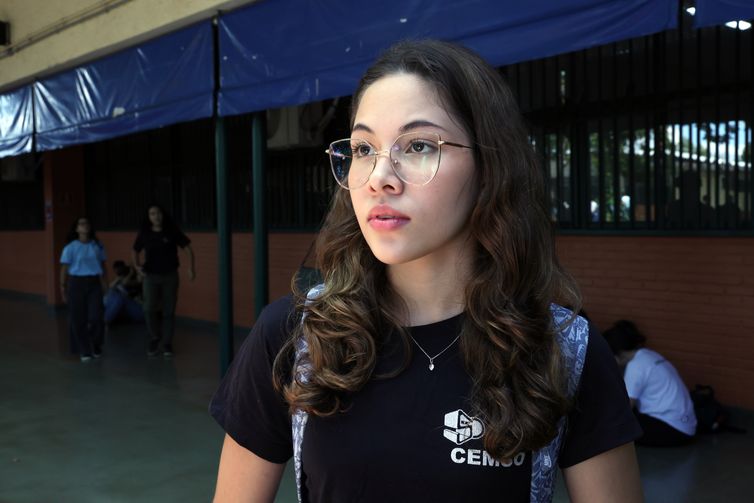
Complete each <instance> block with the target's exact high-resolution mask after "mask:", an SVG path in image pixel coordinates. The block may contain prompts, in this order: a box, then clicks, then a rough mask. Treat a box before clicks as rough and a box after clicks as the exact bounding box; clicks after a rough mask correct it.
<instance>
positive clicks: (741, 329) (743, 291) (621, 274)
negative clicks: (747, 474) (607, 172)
mask: <svg viewBox="0 0 754 503" xmlns="http://www.w3.org/2000/svg"><path fill="white" fill-rule="evenodd" d="M558 253H559V256H560V259H561V261H562V263H563V265H564V266H565V267H566V268H567V269H568V270H569V271H570V272H571V274H573V275H574V276H575V278H576V279H577V280H578V282H579V284H580V286H581V288H582V293H583V295H584V308H585V309H586V311H587V313H588V314H589V316H590V318H591V319H592V321H594V322H595V323H596V324H597V326H598V327H599V328H600V329H603V330H604V329H606V328H608V327H609V326H610V325H611V324H612V323H613V322H614V321H616V320H618V319H621V318H625V319H630V320H633V321H634V322H636V324H637V325H638V326H639V329H640V330H642V332H643V333H644V334H645V335H646V336H647V345H648V346H649V347H651V348H653V349H655V350H657V351H658V352H660V353H661V354H663V355H664V356H666V357H667V358H668V359H669V360H670V361H671V362H672V363H673V365H675V367H676V368H677V369H678V371H679V372H680V374H681V376H682V377H683V378H684V379H685V381H686V384H688V385H689V386H693V385H694V384H696V383H700V384H710V385H712V386H713V387H714V388H715V390H716V391H717V393H718V394H719V398H720V400H721V401H722V402H723V403H727V404H731V405H737V406H740V407H745V408H749V409H754V240H752V239H750V238H690V237H689V238H686V237H672V238H671V237H585V236H560V237H559V238H558Z"/></svg>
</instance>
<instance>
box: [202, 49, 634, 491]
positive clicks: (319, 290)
mask: <svg viewBox="0 0 754 503" xmlns="http://www.w3.org/2000/svg"><path fill="white" fill-rule="evenodd" d="M327 153H328V155H329V158H330V163H331V167H332V173H333V176H334V178H335V181H336V182H337V183H338V185H339V186H340V188H339V189H338V190H337V191H336V192H335V194H334V199H333V202H332V205H331V207H330V211H329V213H328V215H327V218H326V220H325V223H324V225H323V228H322V230H321V232H320V233H319V236H318V238H317V244H316V250H317V257H318V258H317V262H318V263H317V265H318V268H319V269H320V270H321V271H322V277H323V278H324V281H323V283H322V284H320V285H318V286H316V287H314V288H313V289H311V290H310V291H309V292H295V296H293V297H287V298H284V299H281V300H279V301H277V302H274V303H273V304H271V305H270V306H268V307H267V308H266V309H265V310H264V311H263V312H262V314H261V316H260V317H259V319H258V320H257V321H256V324H255V325H254V329H253V331H252V333H251V334H250V335H249V337H248V338H247V340H246V341H245V343H244V345H243V347H242V348H241V349H240V351H239V354H238V356H237V358H236V359H235V360H234V362H233V364H232V366H231V368H230V370H229V372H228V373H227V375H226V376H225V378H224V379H223V381H222V382H221V384H220V386H219V388H218V390H217V392H216V394H215V396H214V397H213V399H212V402H211V404H210V413H211V414H212V415H213V417H214V418H215V419H216V420H217V421H218V423H219V424H220V425H221V426H222V427H223V428H224V430H225V432H226V436H225V442H224V445H223V450H222V454H221V456H220V466H219V472H218V481H217V488H216V492H215V501H216V502H218V503H222V502H231V501H232V502H235V501H258V502H271V501H273V499H274V496H275V492H276V490H277V486H278V483H279V481H280V477H281V475H282V473H283V469H284V465H285V463H286V462H287V461H288V460H289V459H291V458H292V459H293V465H294V469H295V472H296V481H297V489H298V495H299V500H300V501H304V502H311V503H317V502H327V503H338V502H353V501H359V502H386V501H391V502H392V501H432V502H440V503H442V502H459V501H473V502H475V503H484V502H493V501H494V502H497V501H507V502H534V503H543V502H548V501H551V498H552V494H553V487H554V481H555V475H556V472H557V468H558V466H559V467H560V468H561V469H562V472H563V474H564V476H565V482H566V486H567V488H568V491H569V494H570V497H571V500H572V501H574V502H577V503H578V502H587V501H589V502H591V501H611V502H616V503H627V502H637V501H641V486H640V481H639V474H638V466H637V462H636V456H635V452H634V446H633V440H634V439H635V438H637V437H638V436H639V435H640V433H641V432H640V429H639V427H638V424H637V423H636V419H635V417H634V416H633V414H632V413H631V409H630V406H629V402H628V398H627V396H626V393H625V388H624V386H623V383H622V381H621V376H620V373H619V372H618V368H617V365H616V363H615V360H614V359H613V358H612V357H611V355H610V350H609V348H608V347H607V345H606V344H605V342H604V340H602V338H601V337H600V336H599V335H596V334H593V335H590V330H589V324H588V322H587V321H586V320H584V319H583V318H581V317H579V316H576V315H575V314H574V313H573V312H572V311H571V310H568V309H566V308H564V307H561V306H563V305H570V306H574V311H578V309H579V307H580V305H581V301H580V298H579V295H578V292H577V288H576V286H575V284H574V282H573V280H572V279H570V277H569V276H568V275H567V274H566V273H565V271H563V270H562V269H561V268H560V266H559V265H558V263H557V260H556V257H555V250H554V242H553V241H554V240H553V236H552V226H551V223H550V221H549V217H548V211H547V207H548V206H547V204H546V199H545V197H546V189H545V180H544V176H543V170H542V169H541V168H540V166H539V165H538V162H537V160H536V157H535V153H534V150H533V149H532V148H531V146H530V145H529V143H528V141H527V135H526V130H525V128H524V126H523V120H522V117H521V114H520V112H519V111H518V108H517V106H516V103H515V100H514V98H513V95H512V93H511V91H510V89H509V88H508V86H507V85H506V84H505V82H504V81H503V79H502V77H501V75H500V73H499V72H497V71H496V70H495V69H494V68H492V67H490V66H489V65H487V64H486V63H485V62H484V61H483V60H482V59H481V58H480V57H479V56H478V55H476V54H474V53H473V52H471V51H469V50H467V49H464V48H462V47H460V46H458V45H455V44H451V43H446V42H440V41H431V40H427V41H407V42H402V43H398V44H396V45H395V46H393V47H391V48H390V49H388V50H387V51H386V52H385V53H384V54H383V55H382V56H381V57H380V59H378V61H377V62H376V63H375V64H374V65H373V66H372V67H371V68H370V69H368V70H367V72H366V74H365V75H364V77H363V78H362V80H361V82H360V84H359V87H358V88H357V90H356V92H355V93H354V95H353V100H352V115H351V138H346V139H343V140H337V141H334V142H333V143H331V144H330V146H329V148H328V149H327Z"/></svg>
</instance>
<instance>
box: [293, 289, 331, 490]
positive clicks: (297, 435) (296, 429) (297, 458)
mask: <svg viewBox="0 0 754 503" xmlns="http://www.w3.org/2000/svg"><path fill="white" fill-rule="evenodd" d="M324 288H325V285H324V284H319V285H317V286H315V287H313V288H312V289H311V290H309V292H308V293H307V294H306V298H307V299H308V301H311V300H312V299H316V298H317V297H319V295H320V294H321V293H322V291H323V290H324ZM305 316H306V313H304V317H305ZM303 322H304V318H303V317H302V318H301V323H303ZM307 352H308V347H307V345H306V340H305V339H304V338H303V337H301V338H299V339H298V340H297V341H296V356H295V358H294V363H293V368H294V376H295V377H296V379H298V380H299V381H301V382H306V381H307V380H308V379H309V370H310V366H309V364H308V363H306V361H305V360H304V357H305V356H306V353H307ZM307 419H309V415H308V414H307V413H306V412H305V411H303V410H300V409H297V410H296V412H295V413H294V414H293V417H292V418H291V427H292V430H293V466H294V468H295V471H296V494H297V495H298V501H299V503H301V446H302V445H303V443H304V429H305V428H306V421H307Z"/></svg>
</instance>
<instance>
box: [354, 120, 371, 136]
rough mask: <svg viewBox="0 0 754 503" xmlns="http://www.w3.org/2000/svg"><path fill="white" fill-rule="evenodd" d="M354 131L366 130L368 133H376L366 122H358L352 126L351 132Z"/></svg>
mask: <svg viewBox="0 0 754 503" xmlns="http://www.w3.org/2000/svg"><path fill="white" fill-rule="evenodd" d="M354 131H366V132H367V133H370V134H374V131H372V129H371V128H370V127H369V126H367V125H366V124H362V123H360V122H357V123H356V124H354V125H353V127H352V128H351V132H354Z"/></svg>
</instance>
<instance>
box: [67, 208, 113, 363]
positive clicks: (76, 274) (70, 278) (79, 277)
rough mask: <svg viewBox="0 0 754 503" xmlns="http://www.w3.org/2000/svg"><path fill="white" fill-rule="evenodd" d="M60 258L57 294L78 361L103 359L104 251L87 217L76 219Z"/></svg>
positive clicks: (105, 284) (105, 283)
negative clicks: (63, 305) (66, 311)
mask: <svg viewBox="0 0 754 503" xmlns="http://www.w3.org/2000/svg"><path fill="white" fill-rule="evenodd" d="M66 242H67V244H66V245H65V247H64V248H63V253H62V254H61V256H60V293H61V295H62V297H63V302H67V303H68V308H69V312H70V327H71V335H72V336H73V342H74V343H75V344H74V345H75V347H76V351H78V353H79V355H80V358H81V361H82V362H88V361H89V360H91V359H92V356H93V357H95V358H99V357H100V356H102V344H103V343H104V333H105V331H104V330H105V329H104V323H103V320H102V316H103V307H102V296H103V295H104V293H105V292H106V291H107V274H106V271H107V269H106V268H105V260H107V258H106V256H105V248H104V246H102V243H100V242H99V241H98V240H97V234H96V233H95V232H94V229H93V228H92V224H91V223H90V222H89V219H88V218H86V217H80V218H77V219H76V220H75V221H74V222H73V225H72V226H71V230H70V232H68V237H67V239H66Z"/></svg>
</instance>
